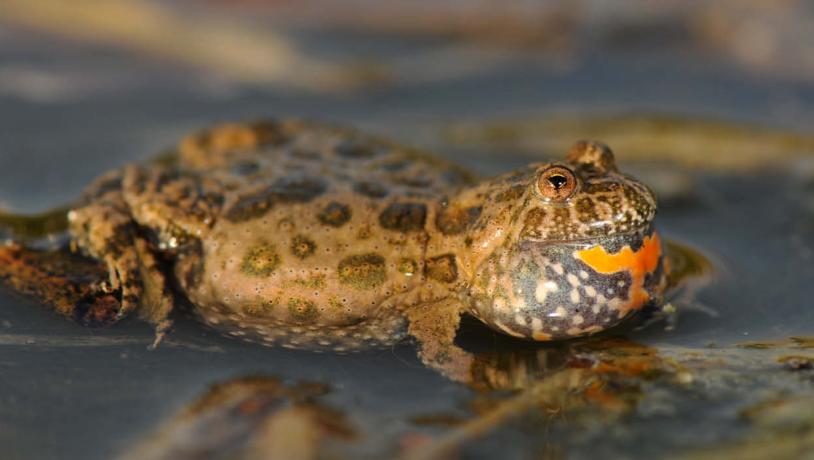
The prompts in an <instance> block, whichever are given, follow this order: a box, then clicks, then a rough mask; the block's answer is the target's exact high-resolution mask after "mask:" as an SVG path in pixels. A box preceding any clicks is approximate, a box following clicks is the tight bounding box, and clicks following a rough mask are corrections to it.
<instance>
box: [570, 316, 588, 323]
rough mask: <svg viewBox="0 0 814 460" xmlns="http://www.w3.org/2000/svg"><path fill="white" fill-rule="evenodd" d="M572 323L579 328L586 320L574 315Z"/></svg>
mask: <svg viewBox="0 0 814 460" xmlns="http://www.w3.org/2000/svg"><path fill="white" fill-rule="evenodd" d="M571 322H572V323H574V324H576V325H577V326H579V325H580V324H582V323H584V322H585V318H583V317H582V315H574V317H573V318H571Z"/></svg>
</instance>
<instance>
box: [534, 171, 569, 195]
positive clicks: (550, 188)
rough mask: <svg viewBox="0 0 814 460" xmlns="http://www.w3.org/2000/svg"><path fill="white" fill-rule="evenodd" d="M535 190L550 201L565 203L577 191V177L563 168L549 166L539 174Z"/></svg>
mask: <svg viewBox="0 0 814 460" xmlns="http://www.w3.org/2000/svg"><path fill="white" fill-rule="evenodd" d="M537 188H538V189H539V190H540V193H541V194H542V195H543V197H545V198H547V199H549V200H551V201H565V200H567V199H568V198H571V196H572V195H573V194H574V192H575V191H576V190H577V176H576V175H574V173H573V171H571V170H570V169H568V168H566V167H564V166H551V167H549V168H547V169H546V170H544V171H543V172H542V173H541V174H540V177H539V179H537Z"/></svg>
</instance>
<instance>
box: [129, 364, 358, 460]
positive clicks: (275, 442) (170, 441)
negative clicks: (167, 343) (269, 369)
mask: <svg viewBox="0 0 814 460" xmlns="http://www.w3.org/2000/svg"><path fill="white" fill-rule="evenodd" d="M327 392H328V388H327V387H326V386H324V385H321V384H315V383H300V384H297V385H292V386H287V385H284V384H283V383H281V382H280V381H279V380H278V379H275V378H270V377H246V378H238V379H234V380H230V381H227V382H224V383H219V384H216V385H213V386H212V387H210V389H209V391H207V392H206V393H205V394H204V395H202V396H201V397H199V398H198V399H196V400H195V401H193V402H192V403H191V404H189V405H188V406H187V407H185V408H184V409H182V410H181V411H180V412H179V413H177V414H176V415H175V416H174V417H173V418H172V419H171V420H170V421H169V422H167V423H166V424H165V425H163V426H162V427H160V428H159V429H158V430H157V431H156V432H155V434H154V435H152V436H151V437H149V438H147V439H146V440H145V441H144V442H142V443H140V444H139V445H137V446H135V447H134V448H132V449H130V450H128V451H127V452H126V453H125V454H124V455H123V456H121V457H120V458H121V459H122V460H161V459H166V460H170V459H172V460H192V459H201V458H206V459H245V460H253V459H280V460H283V459H284V460H298V459H311V458H317V456H318V453H319V452H320V448H321V445H322V444H323V442H324V441H328V440H340V441H347V440H351V439H353V438H354V437H355V433H354V430H353V429H352V428H351V427H350V425H349V424H348V422H347V420H345V417H344V416H343V414H342V413H341V412H338V411H336V410H334V409H331V408H330V407H328V406H326V405H324V404H322V403H320V402H318V400H319V398H320V397H321V396H323V395H325V394H326V393H327Z"/></svg>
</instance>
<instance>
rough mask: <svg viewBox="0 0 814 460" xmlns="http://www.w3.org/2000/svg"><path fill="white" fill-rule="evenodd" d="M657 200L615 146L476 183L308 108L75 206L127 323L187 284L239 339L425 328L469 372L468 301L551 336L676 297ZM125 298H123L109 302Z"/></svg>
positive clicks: (501, 320)
mask: <svg viewBox="0 0 814 460" xmlns="http://www.w3.org/2000/svg"><path fill="white" fill-rule="evenodd" d="M655 210H656V205H655V199H654V197H653V195H652V193H651V192H650V191H649V190H648V189H647V188H646V187H645V186H643V185H642V184H640V183H638V182H637V181H635V180H634V179H632V178H629V177H627V176H624V175H622V174H620V173H619V172H618V171H617V169H616V166H615V164H614V160H613V154H612V153H611V152H610V150H608V149H607V147H605V146H603V145H602V144H598V143H590V142H582V143H578V144H577V145H576V146H575V147H574V148H573V149H572V151H571V152H569V154H568V157H567V159H566V162H563V163H556V164H532V165H529V166H528V167H526V168H524V169H522V170H519V171H516V172H513V173H510V174H506V175H504V176H500V177H498V178H494V179H490V180H486V181H482V182H475V181H474V180H473V179H472V176H471V175H469V174H467V173H466V172H465V171H463V170H461V169H460V168H457V167H456V166H454V165H451V164H448V163H446V162H444V161H442V160H440V159H437V158H435V157H432V156H429V155H426V154H422V153H418V152H415V151H413V150H410V149H407V148H405V147H402V146H398V145H394V144H391V143H388V142H385V141H382V140H379V139H374V138H371V137H367V136H363V135H360V134H358V133H355V132H352V131H348V130H343V129H339V128H334V127H329V126H325V125H319V124H312V123H305V122H299V121H282V122H263V123H254V124H228V125H222V126H219V127H215V128H213V129H210V130H207V131H204V132H201V133H199V134H196V135H194V136H191V137H189V138H187V139H185V140H184V141H182V142H181V144H180V145H179V148H178V149H177V155H176V156H175V157H174V159H173V161H170V162H165V163H163V164H153V165H143V166H135V165H131V166H127V167H125V168H123V169H121V170H118V171H114V172H111V173H108V174H106V175H104V176H102V177H101V178H99V179H98V180H97V181H96V182H95V183H94V184H92V185H91V186H90V187H89V189H88V190H87V192H86V193H85V194H84V196H83V198H82V199H81V202H80V205H78V206H76V207H74V208H73V209H72V210H71V211H70V212H69V214H68V218H69V225H70V235H71V243H72V247H73V248H74V249H75V251H77V252H79V253H81V254H84V255H87V256H89V257H91V258H93V259H96V260H99V261H101V262H102V263H103V264H104V265H105V266H106V267H107V271H108V272H109V276H108V280H107V283H106V285H104V286H102V288H103V290H104V291H105V292H107V293H115V294H117V295H118V298H119V299H120V305H119V310H118V312H117V315H116V317H117V318H121V317H124V316H126V315H127V314H128V313H130V312H132V311H139V312H140V313H141V314H142V316H143V317H144V318H146V319H148V320H149V321H151V322H152V323H154V324H155V325H156V327H157V329H158V337H159V338H160V337H161V335H163V334H164V332H165V331H166V330H167V329H168V327H169V326H170V324H171V323H170V320H169V317H170V313H171V311H172V308H173V305H174V304H175V299H174V296H175V295H177V294H180V295H183V296H185V297H187V298H188V299H189V301H190V302H191V304H192V305H193V307H194V308H193V309H194V312H195V313H196V314H197V315H198V316H199V317H200V318H201V320H202V321H204V322H205V323H207V324H209V325H210V326H212V327H214V328H216V329H218V330H220V331H222V332H223V333H225V334H228V335H231V336H235V337H239V338H241V339H246V340H251V341H255V342H259V343H263V344H267V345H279V346H285V347H297V348H314V349H333V350H337V351H347V350H353V349H359V348H363V347H371V346H382V345H389V344H392V343H395V342H397V341H399V340H401V339H403V338H404V337H405V336H406V335H407V334H409V335H412V336H413V337H415V338H416V339H417V340H418V342H419V346H420V353H421V356H422V359H423V360H424V361H425V362H427V363H428V364H430V365H433V366H435V367H438V368H442V369H443V370H444V371H445V372H446V373H447V374H448V375H450V376H451V377H453V378H458V377H460V373H461V372H465V369H466V368H467V367H468V366H469V360H470V359H471V358H470V357H469V355H468V354H467V353H466V352H464V351H463V350H460V349H458V348H457V347H455V345H454V344H453V340H454V337H455V333H456V331H457V328H458V324H459V320H460V317H461V315H462V314H464V313H469V314H472V315H473V316H475V317H477V318H479V319H481V320H482V321H483V322H485V323H486V324H488V325H489V326H491V327H493V328H494V329H496V330H498V331H500V332H502V333H505V334H510V335H513V336H518V337H524V338H528V339H533V340H559V339H565V338H571V337H579V336H583V335H588V334H592V333H596V332H599V331H602V330H605V329H607V328H609V327H611V326H613V325H615V324H617V323H618V322H619V321H621V320H622V319H624V318H626V317H628V316H629V315H630V314H631V313H632V312H634V311H637V310H639V309H641V308H642V307H643V306H644V305H646V304H647V303H652V302H658V301H659V300H660V297H661V295H662V292H663V289H664V287H665V276H664V275H665V268H664V261H663V256H662V251H661V245H660V241H659V237H658V235H657V234H656V233H655V232H654V231H653V229H652V220H653V218H654V216H655ZM108 303H109V302H108Z"/></svg>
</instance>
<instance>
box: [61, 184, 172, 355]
mask: <svg viewBox="0 0 814 460" xmlns="http://www.w3.org/2000/svg"><path fill="white" fill-rule="evenodd" d="M69 221H70V231H71V234H72V235H73V236H74V240H73V243H74V245H75V246H76V248H77V249H79V250H80V251H82V252H83V253H85V254H87V255H89V256H91V257H94V258H96V259H99V260H101V261H103V262H104V263H105V264H106V265H107V269H108V281H109V286H108V288H109V289H110V290H111V291H119V292H120V293H121V302H120V306H119V310H118V312H117V314H116V320H119V319H121V318H124V317H125V316H127V315H128V314H129V313H131V312H132V311H134V310H138V312H139V315H140V316H141V317H142V319H144V320H146V321H148V322H150V323H151V324H153V325H154V326H155V328H156V338H155V342H154V343H153V345H152V346H153V347H154V346H155V345H157V344H158V343H159V342H160V341H161V339H162V338H163V336H164V334H165V333H166V331H167V329H169V327H170V325H171V321H170V320H169V314H170V311H171V310H172V305H173V299H172V296H171V294H170V292H169V290H168V287H167V282H166V278H165V276H164V273H163V272H162V270H161V268H160V266H159V263H158V260H157V258H156V256H155V254H153V252H152V251H151V250H150V248H149V244H148V243H147V241H146V240H145V239H144V238H142V237H141V236H139V234H138V231H137V230H138V227H137V226H136V224H135V222H133V220H132V218H131V217H130V214H129V212H128V210H127V207H126V205H125V204H124V200H122V199H121V197H120V194H119V193H118V192H112V193H110V194H108V196H106V197H105V199H104V200H98V201H94V202H93V203H92V204H89V205H87V206H84V207H81V208H77V209H75V210H73V211H71V212H70V214H69Z"/></svg>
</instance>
